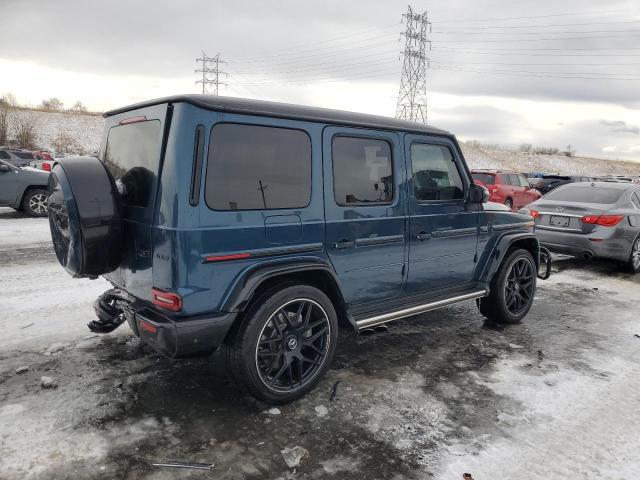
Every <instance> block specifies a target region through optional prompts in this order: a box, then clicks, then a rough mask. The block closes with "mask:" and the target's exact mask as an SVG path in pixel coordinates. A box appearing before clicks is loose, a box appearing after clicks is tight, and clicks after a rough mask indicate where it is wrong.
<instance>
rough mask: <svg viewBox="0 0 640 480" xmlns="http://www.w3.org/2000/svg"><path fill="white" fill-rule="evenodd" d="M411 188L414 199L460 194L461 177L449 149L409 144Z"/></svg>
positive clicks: (441, 198) (462, 189) (446, 198)
mask: <svg viewBox="0 0 640 480" xmlns="http://www.w3.org/2000/svg"><path fill="white" fill-rule="evenodd" d="M411 169H412V175H413V190H414V193H415V196H416V200H418V201H429V200H455V199H460V198H463V197H464V188H463V184H462V178H461V177H460V173H459V172H458V169H457V168H456V164H455V161H454V159H453V155H452V154H451V150H449V148H448V147H446V146H444V145H428V144H424V143H414V144H413V145H411Z"/></svg>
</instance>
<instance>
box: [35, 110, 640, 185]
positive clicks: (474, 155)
mask: <svg viewBox="0 0 640 480" xmlns="http://www.w3.org/2000/svg"><path fill="white" fill-rule="evenodd" d="M33 114H34V115H36V116H37V119H38V120H37V121H38V124H37V135H38V144H39V146H40V147H41V148H43V149H46V150H55V143H56V137H58V136H59V135H60V134H61V133H64V134H69V135H71V136H72V137H73V138H74V139H75V140H76V141H77V142H78V144H79V145H80V146H81V147H82V149H83V150H84V151H85V152H93V151H96V150H97V149H98V147H99V146H100V139H101V136H102V129H103V126H104V119H103V118H102V117H101V116H99V115H87V114H75V113H49V112H40V111H34V112H33ZM541 143H544V142H541ZM461 146H462V150H463V152H464V155H465V158H466V159H467V162H468V164H469V166H470V167H471V168H503V169H510V170H516V171H520V172H548V173H560V174H574V175H582V174H585V175H607V174H613V175H640V162H638V163H635V162H621V161H614V160H603V159H597V158H587V157H567V156H565V155H561V154H557V155H538V154H532V153H525V152H521V151H519V150H508V149H503V148H499V147H495V146H488V145H482V144H479V143H478V142H467V143H461ZM69 153H80V152H69Z"/></svg>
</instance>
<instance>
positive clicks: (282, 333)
mask: <svg viewBox="0 0 640 480" xmlns="http://www.w3.org/2000/svg"><path fill="white" fill-rule="evenodd" d="M330 342H331V324H330V323H329V318H328V316H327V313H326V312H325V311H324V309H323V308H322V306H321V305H320V304H318V303H317V302H315V301H313V300H311V299H308V298H299V299H295V300H291V301H289V302H287V303H286V304H284V305H283V306H282V307H280V308H279V309H278V310H277V311H276V312H275V313H274V314H273V315H272V316H271V317H270V318H269V319H268V320H267V322H266V323H265V325H264V327H263V328H262V331H261V332H260V336H259V341H258V344H257V345H256V367H257V370H258V374H259V376H260V380H261V381H262V382H263V383H264V385H265V386H266V387H267V388H268V389H270V390H273V391H274V392H284V393H290V392H294V391H296V390H298V389H300V388H302V387H303V386H304V385H305V384H306V383H308V382H309V381H311V380H312V379H313V378H314V377H315V375H316V374H317V373H318V371H319V370H320V368H321V367H322V365H323V363H324V361H325V359H326V356H327V351H328V348H329V344H330Z"/></svg>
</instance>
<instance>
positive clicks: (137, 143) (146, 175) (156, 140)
mask: <svg viewBox="0 0 640 480" xmlns="http://www.w3.org/2000/svg"><path fill="white" fill-rule="evenodd" d="M161 143H162V132H161V129H160V121H159V120H148V121H145V122H137V123H129V124H126V125H118V126H115V127H112V128H111V129H110V130H109V136H108V137H107V146H106V148H105V154H104V159H103V161H104V164H105V166H106V167H107V169H108V170H109V172H111V175H112V176H113V178H114V179H115V180H116V184H119V186H122V187H123V188H119V190H120V191H121V192H122V199H123V200H124V202H125V203H126V204H128V205H130V206H135V207H146V206H148V205H149V201H150V197H151V195H152V191H153V185H154V182H155V178H156V176H157V174H158V166H159V164H160V146H161Z"/></svg>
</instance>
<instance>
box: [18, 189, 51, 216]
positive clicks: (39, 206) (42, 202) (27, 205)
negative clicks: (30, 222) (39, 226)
mask: <svg viewBox="0 0 640 480" xmlns="http://www.w3.org/2000/svg"><path fill="white" fill-rule="evenodd" d="M48 196H49V194H48V193H47V191H46V190H44V189H41V188H33V189H31V190H29V191H27V193H25V195H24V198H23V199H22V208H21V210H23V211H24V212H25V213H26V214H27V215H29V216H30V217H46V216H47V197H48Z"/></svg>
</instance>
